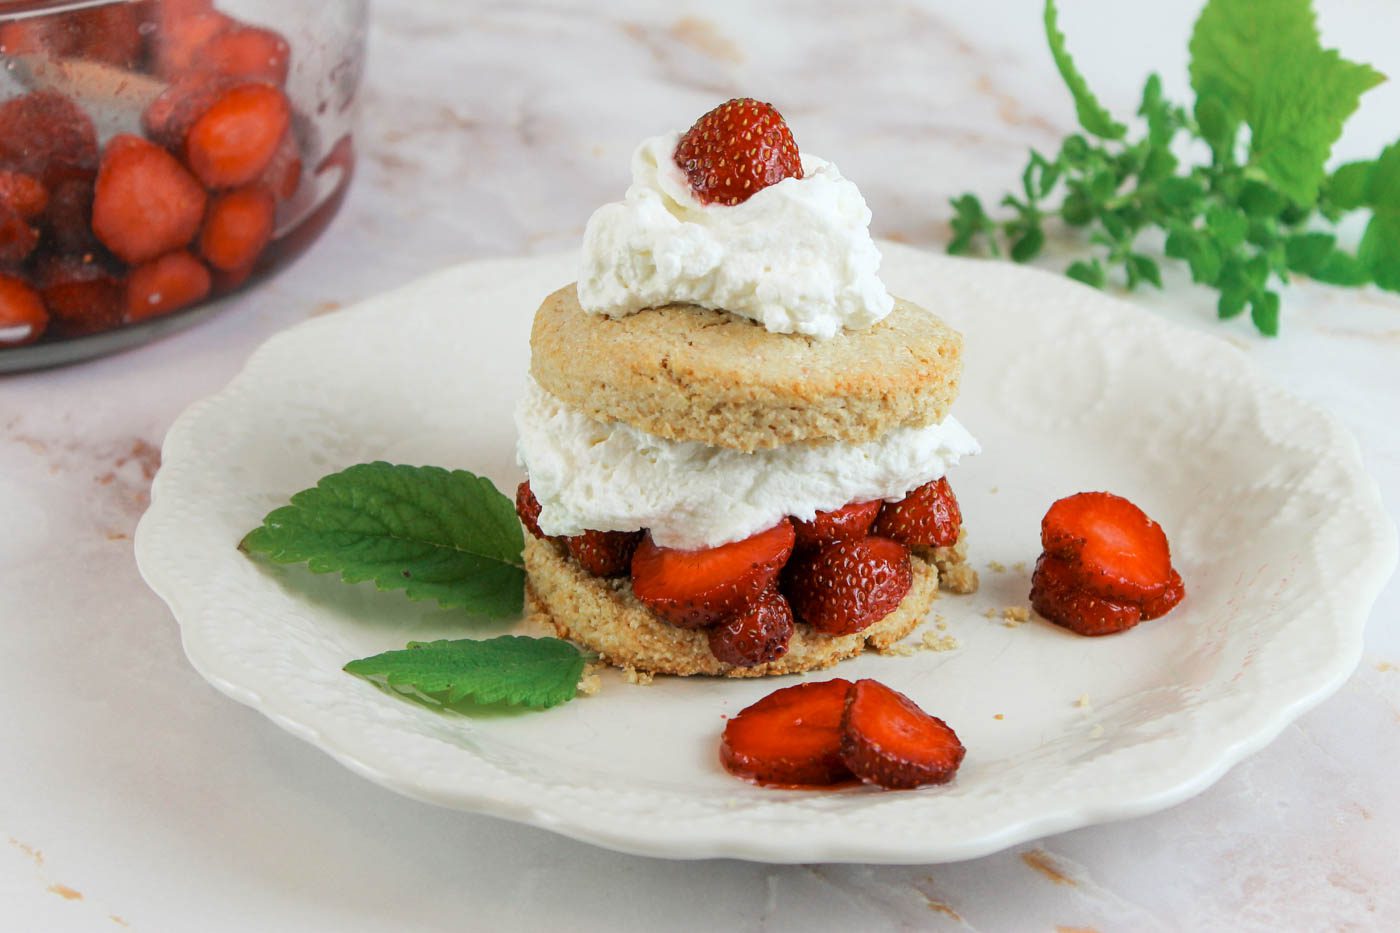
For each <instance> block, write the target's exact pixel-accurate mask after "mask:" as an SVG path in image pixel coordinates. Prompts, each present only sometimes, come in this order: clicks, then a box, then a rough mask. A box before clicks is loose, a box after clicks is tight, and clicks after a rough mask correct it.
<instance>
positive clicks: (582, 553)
mask: <svg viewBox="0 0 1400 933" xmlns="http://www.w3.org/2000/svg"><path fill="white" fill-rule="evenodd" d="M641 540H642V533H641V532H640V531H585V532H584V533H583V534H581V535H574V536H573V537H571V538H567V539H566V541H567V543H568V547H569V555H570V556H571V557H573V559H574V560H576V561H578V563H579V566H580V567H582V568H583V569H584V570H587V571H588V572H589V573H591V574H593V576H595V577H620V576H622V575H624V574H625V573H627V570H628V568H629V567H631V565H632V552H633V551H635V550H636V549H637V543H638V542H640V541H641Z"/></svg>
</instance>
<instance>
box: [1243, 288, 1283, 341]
mask: <svg viewBox="0 0 1400 933" xmlns="http://www.w3.org/2000/svg"><path fill="white" fill-rule="evenodd" d="M1249 317H1250V319H1251V320H1252V321H1254V326H1255V327H1257V328H1259V333H1261V334H1263V335H1264V336H1266V337H1277V336H1278V292H1269V291H1265V292H1259V293H1258V294H1256V295H1255V296H1254V297H1253V298H1251V299H1250V300H1249Z"/></svg>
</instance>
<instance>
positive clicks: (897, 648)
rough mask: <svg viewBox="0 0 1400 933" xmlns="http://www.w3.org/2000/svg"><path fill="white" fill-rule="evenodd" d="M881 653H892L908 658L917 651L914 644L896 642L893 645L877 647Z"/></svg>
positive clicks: (898, 656)
mask: <svg viewBox="0 0 1400 933" xmlns="http://www.w3.org/2000/svg"><path fill="white" fill-rule="evenodd" d="M875 650H876V651H877V652H879V653H880V654H890V655H894V656H895V657H897V658H907V657H909V656H910V655H912V654H913V653H914V651H915V648H914V646H913V645H906V644H905V643H904V642H895V643H894V644H893V645H886V646H885V647H883V648H876V649H875Z"/></svg>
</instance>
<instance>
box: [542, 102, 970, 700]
mask: <svg viewBox="0 0 1400 933" xmlns="http://www.w3.org/2000/svg"><path fill="white" fill-rule="evenodd" d="M869 222H870V211H869V209H868V208H867V206H866V204H865V200H864V198H862V197H861V194H860V191H859V190H858V189H857V188H856V186H855V185H854V184H853V183H851V182H850V181H848V180H847V179H845V178H844V177H842V175H841V174H840V172H838V171H837V169H836V167H835V166H834V165H832V164H831V163H829V162H826V161H824V160H822V159H819V158H817V157H815V156H813V155H810V154H805V153H799V151H798V149H797V146H796V144H795V143H794V141H793V138H792V134H791V132H790V130H789V129H788V127H787V125H786V124H785V122H784V121H783V118H782V117H781V116H780V115H779V114H778V112H777V111H776V110H774V109H773V108H772V107H771V106H770V105H768V104H763V103H759V102H757V101H753V100H748V99H741V100H733V101H730V102H728V103H726V104H724V105H722V106H720V107H718V108H716V109H715V110H713V111H711V112H710V113H708V114H705V115H704V116H703V117H701V118H700V119H699V120H698V121H697V122H696V123H695V125H694V126H692V127H691V128H690V129H689V130H688V131H686V132H685V133H679V134H669V135H665V136H659V137H655V138H653V139H649V140H646V141H645V142H643V143H642V144H641V146H640V147H638V149H637V151H636V153H635V154H634V156H633V159H632V185H631V187H630V188H629V189H628V190H627V193H626V196H625V198H624V199H623V200H622V201H620V202H617V203H613V204H608V205H605V206H604V207H602V208H600V209H599V210H598V211H597V212H595V213H594V215H593V217H592V218H591V219H590V220H589V223H588V227H587V230H586V232H585V234H584V248H583V261H582V268H581V269H580V274H579V279H578V281H577V283H575V284H570V285H568V286H566V287H564V288H562V289H560V290H559V291H557V292H555V293H554V294H552V295H550V296H548V297H547V298H546V299H545V300H544V302H543V304H542V305H541V306H540V308H539V310H538V311H537V312H536V315H535V321H534V327H533V331H532V334H531V338H530V348H531V364H530V375H529V379H528V381H527V385H526V389H525V394H524V397H523V399H522V400H521V402H520V404H519V407H518V408H517V411H516V425H517V428H518V432H519V445H518V454H519V459H520V462H521V465H522V466H523V467H524V468H525V470H526V473H527V475H528V480H527V481H526V482H525V483H522V484H521V485H520V488H519V490H518V491H517V497H516V506H517V511H518V513H519V515H520V520H521V522H522V524H523V525H524V526H525V529H526V531H527V535H526V548H525V563H526V570H527V572H528V577H529V582H528V596H529V601H530V605H531V608H532V610H533V611H534V612H535V613H536V614H537V615H539V616H540V617H541V618H542V619H544V620H545V621H547V622H549V623H551V624H552V625H553V626H554V628H555V629H556V630H557V631H558V632H559V634H560V635H561V636H563V637H566V638H569V639H571V640H573V641H575V642H577V643H579V644H580V645H582V646H584V647H586V648H589V649H591V650H593V651H595V652H597V653H598V654H599V655H600V657H602V658H603V659H604V660H606V661H608V662H610V663H613V664H616V665H619V666H624V667H630V668H633V669H636V670H639V671H645V672H650V673H669V674H681V675H687V674H718V675H730V676H761V675H766V674H780V673H788V672H793V671H802V670H810V669H814V668H820V667H827V666H829V665H831V664H834V663H835V662H837V661H839V660H841V659H842V658H846V657H850V656H852V655H855V654H857V653H859V652H861V651H862V650H863V649H864V648H865V647H866V646H872V647H875V648H884V647H888V646H889V645H891V644H892V643H893V642H895V641H897V640H898V639H900V638H903V637H904V636H905V635H907V634H908V633H909V632H910V631H912V630H913V629H914V628H915V627H916V626H917V625H918V624H919V623H920V622H921V621H922V620H923V618H924V617H925V615H926V614H927V612H928V610H929V607H930V604H931V602H932V600H933V599H934V598H935V596H936V594H937V592H938V590H939V589H940V588H942V589H945V590H951V591H954V592H970V591H972V590H974V589H975V588H976V574H975V572H973V571H972V569H971V567H970V566H969V565H968V564H967V562H966V544H965V535H964V532H963V529H962V516H961V512H960V510H959V508H958V502H957V499H956V497H955V496H954V494H953V491H952V489H951V487H950V486H949V484H948V480H947V472H948V470H949V469H950V468H951V467H952V466H953V465H955V464H956V463H957V462H958V461H959V459H960V458H962V457H964V456H968V455H970V454H973V453H976V452H977V450H978V446H977V442H976V441H975V440H974V439H973V438H972V436H971V435H970V434H969V433H968V432H967V431H966V430H965V429H964V428H963V427H962V425H960V424H959V423H958V422H957V420H955V419H954V418H953V417H952V416H951V415H950V414H949V409H950V407H951V406H952V404H953V401H954V399H955V398H956V397H957V393H958V384H959V379H960V376H961V371H962V361H961V351H962V338H961V336H960V335H959V334H958V333H957V332H956V331H954V330H952V329H951V328H950V327H948V326H947V325H946V324H944V323H943V322H942V321H940V320H939V319H938V318H937V317H936V316H934V315H933V314H931V313H929V312H928V311H925V310H923V309H922V308H919V307H918V306H916V305H914V304H912V303H910V302H907V301H904V300H901V299H899V298H896V297H893V296H891V295H890V294H889V292H888V291H887V290H886V288H885V285H884V284H883V282H882V281H881V280H880V277H879V274H878V273H879V264H880V254H879V250H878V249H877V247H876V245H875V243H874V241H873V240H872V239H871V236H870V232H869Z"/></svg>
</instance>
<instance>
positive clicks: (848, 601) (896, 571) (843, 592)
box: [783, 535, 913, 635]
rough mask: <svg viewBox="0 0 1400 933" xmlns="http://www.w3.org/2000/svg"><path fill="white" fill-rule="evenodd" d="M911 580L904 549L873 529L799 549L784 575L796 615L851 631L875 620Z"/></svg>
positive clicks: (830, 629)
mask: <svg viewBox="0 0 1400 933" xmlns="http://www.w3.org/2000/svg"><path fill="white" fill-rule="evenodd" d="M911 585H913V571H912V569H911V568H910V566H909V549H908V548H907V547H905V546H904V545H902V544H900V543H899V542H898V541H891V540H890V539H889V538H880V537H876V536H874V535H870V536H867V537H864V538H860V539H858V540H856V541H836V542H833V543H831V544H828V545H825V546H824V547H822V548H820V549H818V550H817V551H816V552H814V553H810V554H801V555H798V556H797V557H795V558H794V559H793V561H792V565H791V566H790V567H789V568H788V572H787V573H786V574H785V575H784V578H783V587H784V592H785V593H786V594H787V597H788V601H789V602H791V603H792V611H793V613H794V614H795V615H796V616H797V619H798V621H800V622H805V623H807V624H808V625H810V626H812V628H814V629H816V630H817V631H819V632H825V633H827V634H828V635H850V634H853V633H855V632H859V631H861V630H862V629H864V628H867V627H869V626H871V625H874V624H875V623H876V622H879V621H880V620H881V619H883V618H884V617H885V616H887V615H889V614H890V613H891V612H893V611H894V609H895V607H896V606H898V605H899V604H900V603H901V602H902V601H903V600H904V597H905V596H906V595H907V594H908V593H909V587H910V586H911Z"/></svg>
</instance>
